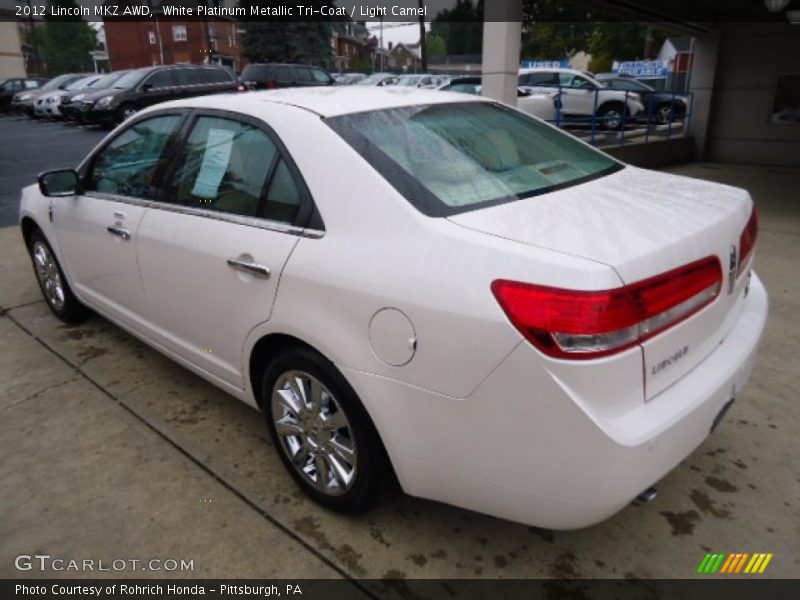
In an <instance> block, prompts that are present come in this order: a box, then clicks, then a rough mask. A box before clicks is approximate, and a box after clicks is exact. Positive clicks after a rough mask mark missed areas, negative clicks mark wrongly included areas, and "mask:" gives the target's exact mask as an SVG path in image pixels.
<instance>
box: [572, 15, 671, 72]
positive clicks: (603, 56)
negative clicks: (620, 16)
mask: <svg viewBox="0 0 800 600" xmlns="http://www.w3.org/2000/svg"><path fill="white" fill-rule="evenodd" d="M648 36H650V40H648ZM665 37H666V34H664V32H662V31H653V30H652V28H651V27H648V26H646V25H643V24H641V23H622V22H613V21H604V22H602V23H597V26H596V27H595V30H594V32H593V33H592V36H591V38H590V39H589V45H588V48H589V53H590V54H591V55H592V62H591V64H590V65H589V68H590V69H591V70H592V71H598V72H601V71H610V70H611V65H612V63H613V61H614V60H639V59H648V58H652V56H646V55H645V48H646V47H648V46H649V48H650V51H651V52H652V49H653V48H657V47H659V46H660V45H661V44H662V43H663V42H664V39H665Z"/></svg>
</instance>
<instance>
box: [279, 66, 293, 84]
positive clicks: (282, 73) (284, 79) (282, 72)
mask: <svg viewBox="0 0 800 600" xmlns="http://www.w3.org/2000/svg"><path fill="white" fill-rule="evenodd" d="M293 71H294V69H293V68H292V67H275V82H276V83H277V84H278V85H289V84H290V83H294V78H293V76H292V75H293Z"/></svg>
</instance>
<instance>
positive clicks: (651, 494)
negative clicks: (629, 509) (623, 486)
mask: <svg viewBox="0 0 800 600" xmlns="http://www.w3.org/2000/svg"><path fill="white" fill-rule="evenodd" d="M656 496H658V490H657V489H656V488H654V487H649V488H647V489H646V490H645V491H643V492H642V493H641V494H639V495H638V496H636V499H637V500H638V501H639V502H645V503H647V502H652V501H653V500H655V499H656Z"/></svg>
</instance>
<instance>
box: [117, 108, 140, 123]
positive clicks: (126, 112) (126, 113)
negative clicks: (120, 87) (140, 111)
mask: <svg viewBox="0 0 800 600" xmlns="http://www.w3.org/2000/svg"><path fill="white" fill-rule="evenodd" d="M136 112H137V111H136V107H135V106H133V105H132V104H123V105H122V106H120V107H119V109H118V110H117V123H122V122H123V121H125V120H127V119H130V118H131V117H132V116H133V115H135V114H136Z"/></svg>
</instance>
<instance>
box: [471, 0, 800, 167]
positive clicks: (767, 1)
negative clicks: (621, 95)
mask: <svg viewBox="0 0 800 600" xmlns="http://www.w3.org/2000/svg"><path fill="white" fill-rule="evenodd" d="M582 4H585V5H586V6H587V7H588V8H595V9H598V10H602V11H604V12H610V13H612V14H615V15H618V16H620V17H621V18H626V19H630V20H631V21H639V22H653V23H658V25H659V27H661V28H664V29H666V30H667V31H668V32H669V33H670V34H672V35H675V36H686V37H692V38H694V43H693V47H692V52H693V68H692V73H691V79H690V82H689V85H688V88H689V91H690V92H691V94H692V96H693V108H692V115H691V119H690V120H689V124H688V127H689V130H688V136H687V137H686V138H677V139H670V140H667V141H659V142H653V143H651V144H641V145H639V146H636V147H630V148H625V149H624V152H625V154H624V158H625V159H626V160H630V161H632V162H637V161H638V162H641V163H642V164H647V165H651V166H655V165H658V164H667V163H671V162H686V161H689V160H702V161H712V162H726V163H747V164H761V165H770V166H781V167H800V1H799V0H693V1H692V2H691V3H686V2H655V1H653V0H638V1H632V0H595V1H592V0H584V1H583V2H582ZM687 6H688V8H687ZM521 20H522V0H492V2H487V3H486V23H485V25H484V34H483V35H484V37H483V73H484V80H485V82H484V88H485V90H486V91H485V92H484V93H486V94H488V95H490V96H493V97H495V98H498V99H500V100H502V101H504V102H508V103H511V104H514V103H516V98H517V91H516V90H517V70H518V68H519V60H518V58H519V48H520V34H521Z"/></svg>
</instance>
